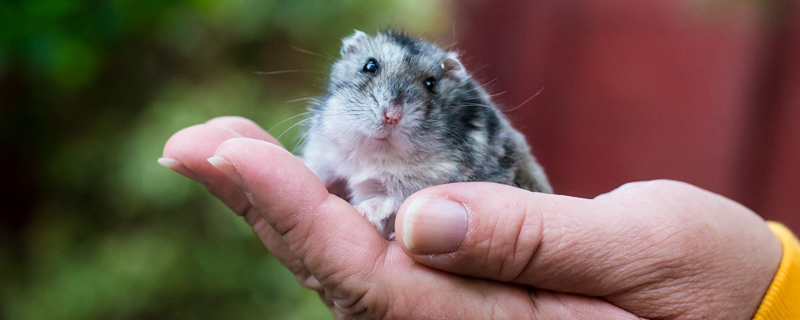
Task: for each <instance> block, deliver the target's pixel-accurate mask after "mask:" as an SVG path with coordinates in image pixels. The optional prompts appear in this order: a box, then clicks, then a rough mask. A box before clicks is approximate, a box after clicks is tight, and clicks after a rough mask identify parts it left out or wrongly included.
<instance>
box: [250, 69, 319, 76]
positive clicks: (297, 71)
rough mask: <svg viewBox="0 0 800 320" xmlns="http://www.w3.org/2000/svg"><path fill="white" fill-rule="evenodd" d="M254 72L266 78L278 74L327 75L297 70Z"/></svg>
mask: <svg viewBox="0 0 800 320" xmlns="http://www.w3.org/2000/svg"><path fill="white" fill-rule="evenodd" d="M253 72H254V73H255V74H259V75H265V76H272V75H276V74H284V73H316V74H321V75H325V74H324V73H322V72H319V71H314V70H302V69H296V70H278V71H253Z"/></svg>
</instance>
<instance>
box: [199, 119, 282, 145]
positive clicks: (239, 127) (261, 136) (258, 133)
mask: <svg viewBox="0 0 800 320" xmlns="http://www.w3.org/2000/svg"><path fill="white" fill-rule="evenodd" d="M206 124H207V125H209V126H214V127H220V128H225V129H229V130H231V131H233V132H236V133H237V134H239V135H241V136H242V137H245V138H252V139H258V140H263V141H266V142H269V143H273V144H276V145H281V144H280V143H279V142H278V140H275V138H273V137H272V136H271V135H270V134H269V133H267V132H266V131H264V129H262V128H261V126H259V125H258V124H256V123H255V122H253V121H252V120H250V119H247V118H242V117H236V116H226V117H217V118H214V119H211V120H208V121H207V122H206Z"/></svg>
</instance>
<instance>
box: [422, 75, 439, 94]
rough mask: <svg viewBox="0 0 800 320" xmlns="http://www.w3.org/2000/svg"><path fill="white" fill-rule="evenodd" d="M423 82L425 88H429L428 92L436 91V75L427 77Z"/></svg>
mask: <svg viewBox="0 0 800 320" xmlns="http://www.w3.org/2000/svg"><path fill="white" fill-rule="evenodd" d="M422 84H423V85H425V89H428V92H430V93H436V79H435V78H434V77H430V78H428V79H425V81H423V82H422Z"/></svg>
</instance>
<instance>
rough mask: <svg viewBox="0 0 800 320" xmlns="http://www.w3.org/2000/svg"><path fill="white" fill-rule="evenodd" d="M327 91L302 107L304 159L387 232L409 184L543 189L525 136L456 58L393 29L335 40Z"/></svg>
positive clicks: (391, 229)
mask: <svg viewBox="0 0 800 320" xmlns="http://www.w3.org/2000/svg"><path fill="white" fill-rule="evenodd" d="M340 54H341V58H340V59H339V60H337V61H336V62H335V63H334V64H333V67H332V69H331V73H330V78H329V80H328V85H327V94H326V95H325V96H324V97H322V98H321V99H319V101H318V102H317V103H316V105H313V106H311V108H310V109H311V111H312V116H311V119H310V125H309V127H308V132H307V133H306V134H307V139H308V140H307V142H306V144H305V145H304V147H303V149H302V157H303V159H304V162H305V164H306V165H307V166H308V167H309V168H310V169H311V170H312V171H313V172H314V173H315V174H316V175H317V176H318V177H319V178H320V180H322V181H323V182H324V183H325V184H326V185H327V186H331V185H333V184H335V183H337V182H344V183H345V184H346V187H347V190H348V191H349V198H350V203H351V204H353V205H354V206H355V207H356V208H357V209H358V211H359V212H360V213H361V214H362V215H363V216H364V217H365V218H366V219H367V220H368V221H369V222H371V223H372V224H373V225H375V227H376V228H377V229H378V231H379V232H380V233H381V234H382V235H383V236H384V237H385V238H386V239H389V240H392V239H393V238H394V216H395V214H396V212H397V210H398V208H399V207H400V204H401V203H403V201H404V200H405V199H406V198H407V197H409V196H410V195H411V194H413V193H414V192H417V191H419V190H421V189H424V188H427V187H430V186H434V185H440V184H446V183H451V182H468V181H488V182H496V183H502V184H507V185H512V186H516V187H519V188H522V189H527V190H530V191H536V192H545V193H552V189H551V187H550V184H549V182H548V181H547V177H546V176H545V174H544V171H543V170H542V167H541V166H539V164H538V163H537V162H536V159H535V158H534V157H533V155H531V152H530V148H529V147H528V144H527V143H526V142H525V137H524V136H523V135H522V134H520V133H519V132H518V131H517V130H515V129H514V128H513V127H512V126H511V123H509V122H508V120H507V119H506V117H505V116H503V115H502V113H501V111H500V110H498V109H497V107H496V106H495V105H494V104H493V103H492V102H491V99H490V96H489V95H488V94H487V93H486V92H485V91H484V89H483V88H482V86H480V85H479V84H478V83H477V82H476V81H475V80H473V79H472V78H471V76H470V75H469V73H467V71H466V70H465V69H464V66H463V65H462V64H461V62H460V61H459V59H458V55H457V54H456V53H454V52H446V51H444V50H442V49H440V48H439V47H437V46H435V45H433V44H431V43H428V42H426V41H424V40H422V39H416V38H412V37H409V36H407V35H404V34H402V33H397V32H394V31H384V32H381V33H378V34H377V35H375V36H369V35H367V34H365V33H364V32H361V31H356V32H355V34H353V35H352V36H350V37H347V38H345V39H343V40H342V48H341V51H340Z"/></svg>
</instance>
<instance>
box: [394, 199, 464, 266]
mask: <svg viewBox="0 0 800 320" xmlns="http://www.w3.org/2000/svg"><path fill="white" fill-rule="evenodd" d="M467 225H468V222H467V210H466V209H465V208H464V206H462V205H461V204H460V203H458V202H455V201H451V200H447V199H445V198H440V197H433V196H427V197H420V198H417V199H415V200H414V202H412V203H411V205H410V206H409V207H408V210H406V215H405V220H404V221H403V243H404V244H405V245H406V248H408V250H409V251H411V252H412V253H414V254H442V253H450V252H453V251H456V250H458V247H460V246H461V242H463V241H464V237H466V235H467Z"/></svg>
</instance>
